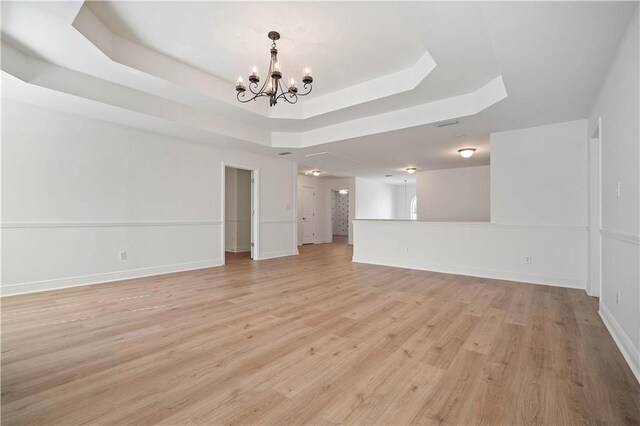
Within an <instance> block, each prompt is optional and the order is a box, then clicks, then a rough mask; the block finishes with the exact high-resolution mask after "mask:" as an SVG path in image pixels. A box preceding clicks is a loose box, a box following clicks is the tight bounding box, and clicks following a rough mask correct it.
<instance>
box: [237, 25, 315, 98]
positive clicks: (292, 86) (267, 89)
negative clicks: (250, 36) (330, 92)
mask: <svg viewBox="0 0 640 426" xmlns="http://www.w3.org/2000/svg"><path fill="white" fill-rule="evenodd" d="M267 36H268V37H269V39H270V40H272V43H271V60H270V61H269V71H268V72H267V78H266V79H265V81H264V83H262V87H260V88H259V89H258V86H259V83H260V76H259V75H258V69H257V68H256V67H253V69H252V70H251V75H250V76H249V92H251V94H252V95H253V96H251V95H250V96H248V97H247V96H246V91H247V88H246V86H245V85H244V80H242V77H239V78H238V82H237V83H236V92H238V94H237V95H236V97H237V98H238V100H239V101H240V102H242V103H247V102H249V101H253V100H255V99H257V98H260V97H262V96H267V97H268V98H269V106H274V105H275V104H277V103H278V99H284V100H285V101H287V102H289V103H290V104H295V103H296V102H298V96H306V95H308V94H309V93H311V89H312V87H311V83H313V77H311V72H310V71H309V68H305V70H304V75H303V76H302V84H303V86H302V87H303V88H304V90H305V92H304V93H302V92H299V91H298V88H297V87H296V81H295V80H294V79H293V78H292V79H291V80H289V85H288V86H285V85H284V84H283V83H282V70H281V69H280V64H279V63H278V49H277V48H276V40H279V39H280V33H278V32H277V31H271V32H269V34H267Z"/></svg>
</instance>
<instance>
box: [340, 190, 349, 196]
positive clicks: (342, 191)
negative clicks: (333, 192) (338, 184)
mask: <svg viewBox="0 0 640 426" xmlns="http://www.w3.org/2000/svg"><path fill="white" fill-rule="evenodd" d="M348 193H349V190H348V189H341V190H339V191H338V194H341V195H347V194H348Z"/></svg>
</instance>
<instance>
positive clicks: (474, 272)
mask: <svg viewBox="0 0 640 426" xmlns="http://www.w3.org/2000/svg"><path fill="white" fill-rule="evenodd" d="M352 261H353V262H357V263H369V264H372V265H382V266H391V267H395V268H406V269H417V270H421V271H432V272H442V273H445V274H456V275H467V276H472V277H481V278H492V279H496V280H506V281H518V282H523V283H528V284H542V285H549V286H554V287H564V288H575V289H580V290H584V289H585V288H586V286H587V282H586V280H579V279H573V278H564V277H548V276H541V275H530V274H522V273H519V272H510V271H497V270H491V269H479V268H465V267H461V266H449V265H435V264H427V263H418V262H407V261H406V260H388V259H374V258H368V257H360V256H354V257H353V258H352Z"/></svg>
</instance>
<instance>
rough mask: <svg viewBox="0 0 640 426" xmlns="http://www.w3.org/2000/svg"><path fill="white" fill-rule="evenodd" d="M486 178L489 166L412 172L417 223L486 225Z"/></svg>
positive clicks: (487, 201) (487, 215)
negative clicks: (481, 223) (477, 223)
mask: <svg viewBox="0 0 640 426" xmlns="http://www.w3.org/2000/svg"><path fill="white" fill-rule="evenodd" d="M492 155H493V152H492ZM489 175H490V171H489V166H481V167H461V168H457V169H444V170H428V171H423V172H418V173H416V180H417V183H416V185H417V191H416V192H417V196H418V220H421V221H433V222H488V221H489V210H490V207H489V199H490V196H489V192H490V190H489Z"/></svg>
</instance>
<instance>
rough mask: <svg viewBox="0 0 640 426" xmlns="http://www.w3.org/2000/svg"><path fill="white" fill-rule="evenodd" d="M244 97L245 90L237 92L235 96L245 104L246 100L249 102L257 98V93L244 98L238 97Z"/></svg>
mask: <svg viewBox="0 0 640 426" xmlns="http://www.w3.org/2000/svg"><path fill="white" fill-rule="evenodd" d="M244 97H245V92H238V94H237V95H236V98H237V99H238V101H240V102H242V103H243V104H246V103H247V102H251V101H252V100H254V99H255V98H257V97H258V95H255V96H252V97H250V98H247V99H244V100H243V99H240V98H244Z"/></svg>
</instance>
